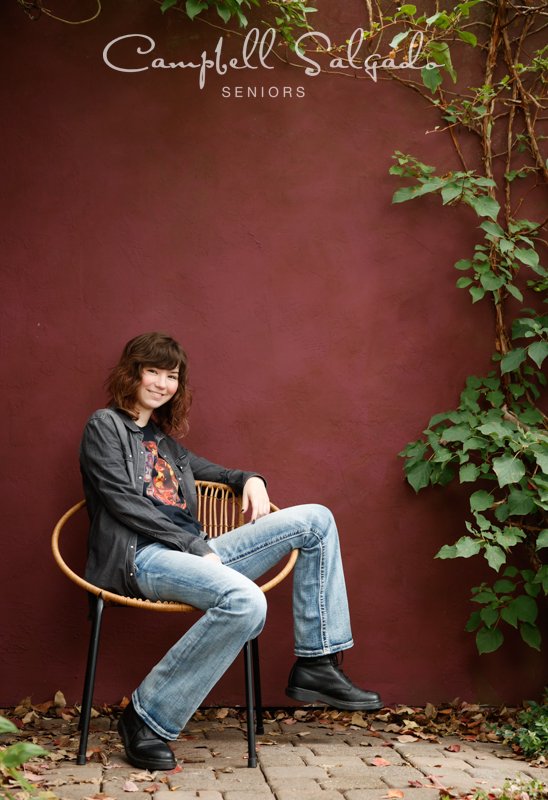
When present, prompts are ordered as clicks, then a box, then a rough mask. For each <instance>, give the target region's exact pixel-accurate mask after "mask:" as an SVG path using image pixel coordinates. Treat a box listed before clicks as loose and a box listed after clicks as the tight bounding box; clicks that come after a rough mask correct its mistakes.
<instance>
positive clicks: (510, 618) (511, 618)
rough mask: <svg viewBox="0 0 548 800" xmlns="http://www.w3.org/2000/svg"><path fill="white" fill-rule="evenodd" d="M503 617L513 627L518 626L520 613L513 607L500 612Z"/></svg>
mask: <svg viewBox="0 0 548 800" xmlns="http://www.w3.org/2000/svg"><path fill="white" fill-rule="evenodd" d="M500 615H501V617H502V618H503V620H504V621H505V622H507V623H508V624H509V625H511V626H512V627H513V628H517V627H518V615H517V614H516V612H515V611H514V609H512V608H503V609H502V610H501V612H500Z"/></svg>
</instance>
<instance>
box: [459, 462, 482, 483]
mask: <svg viewBox="0 0 548 800" xmlns="http://www.w3.org/2000/svg"><path fill="white" fill-rule="evenodd" d="M479 474H480V471H479V469H478V467H476V465H475V464H465V465H464V466H463V467H461V468H460V470H459V481H460V482H461V483H472V482H473V481H475V480H476V479H477V477H478V476H479Z"/></svg>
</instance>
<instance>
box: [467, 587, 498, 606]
mask: <svg viewBox="0 0 548 800" xmlns="http://www.w3.org/2000/svg"><path fill="white" fill-rule="evenodd" d="M475 591H476V590H475V589H472V592H475ZM496 599H497V597H496V595H495V593H494V592H493V591H492V589H483V590H481V591H480V592H478V593H477V594H475V595H474V596H473V597H472V602H473V603H492V602H493V601H494V600H496Z"/></svg>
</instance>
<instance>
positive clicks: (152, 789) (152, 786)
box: [143, 783, 162, 794]
mask: <svg viewBox="0 0 548 800" xmlns="http://www.w3.org/2000/svg"><path fill="white" fill-rule="evenodd" d="M161 788H162V786H161V785H160V784H159V783H151V784H150V786H145V788H144V789H143V792H147V793H148V794H154V792H159V791H160V789H161Z"/></svg>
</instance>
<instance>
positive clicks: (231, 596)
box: [224, 580, 267, 630]
mask: <svg viewBox="0 0 548 800" xmlns="http://www.w3.org/2000/svg"><path fill="white" fill-rule="evenodd" d="M224 605H226V607H228V608H229V610H230V611H231V612H232V613H234V614H235V615H236V616H237V617H239V618H240V619H241V620H242V622H244V623H245V624H246V625H247V626H249V628H250V629H255V628H256V629H258V630H261V629H262V627H263V625H264V623H265V619H266V608H267V606H266V597H265V594H264V592H263V591H261V589H259V587H258V586H257V584H255V583H253V581H248V580H245V582H239V583H238V585H237V586H234V587H233V588H232V589H231V590H230V591H229V592H228V593H227V595H225V598H224Z"/></svg>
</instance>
